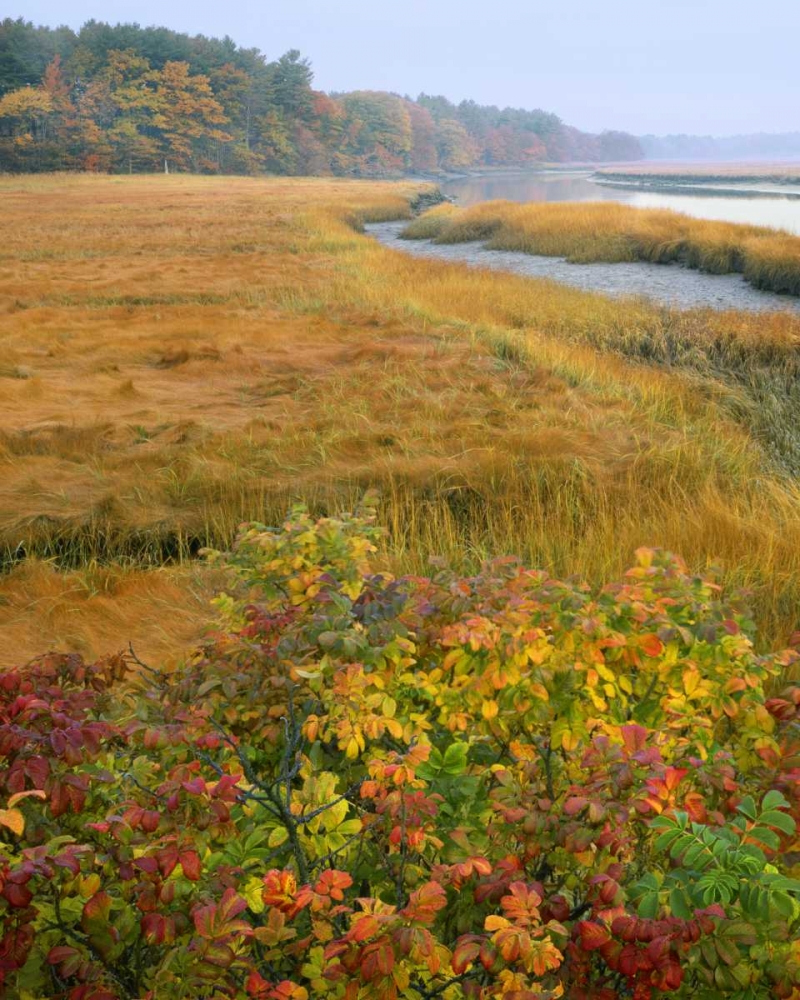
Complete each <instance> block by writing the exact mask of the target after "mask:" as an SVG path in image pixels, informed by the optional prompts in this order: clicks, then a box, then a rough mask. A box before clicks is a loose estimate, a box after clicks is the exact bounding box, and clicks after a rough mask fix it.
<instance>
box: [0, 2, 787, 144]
mask: <svg viewBox="0 0 800 1000" xmlns="http://www.w3.org/2000/svg"><path fill="white" fill-rule="evenodd" d="M12 2H13V0H12ZM3 6H4V8H5V12H4V13H5V14H10V15H13V16H24V17H25V18H26V19H28V20H31V21H34V22H36V23H39V24H48V25H51V26H55V25H58V24H65V23H66V24H69V25H70V26H71V27H75V28H77V27H79V26H80V25H81V24H82V23H83V22H84V21H86V20H88V19H90V18H95V19H97V20H104V21H111V22H117V21H136V22H138V23H139V24H141V25H148V24H158V25H165V26H167V27H169V28H173V29H175V30H178V31H186V32H189V33H191V34H195V33H202V34H206V35H217V36H221V35H225V34H228V35H230V36H231V37H232V38H233V39H234V40H235V41H236V42H238V43H239V44H240V45H244V46H248V47H250V46H256V47H258V48H260V49H261V50H262V51H263V52H265V53H266V54H267V56H269V57H270V58H275V57H277V56H279V55H281V54H282V53H283V52H285V51H286V50H287V49H290V48H297V49H300V50H301V52H302V53H303V55H305V56H307V57H308V58H309V59H310V60H311V62H312V65H313V68H314V73H315V85H316V86H317V87H318V88H319V89H321V90H354V89H372V90H391V91H396V92H398V93H401V94H410V95H411V96H414V97H415V96H416V95H417V94H418V93H419V92H420V91H425V92H426V93H429V94H444V95H445V96H446V97H449V98H450V99H451V100H454V101H460V100H461V99H463V98H467V97H471V98H474V99H475V100H476V101H478V102H479V103H482V104H499V105H507V104H510V105H513V106H516V107H526V108H532V107H540V108H544V109H545V110H547V111H554V112H556V114H558V115H560V117H561V118H563V119H564V121H566V122H568V123H569V124H571V125H576V126H578V127H579V128H583V129H588V130H591V131H599V130H601V129H603V128H620V129H626V130H628V131H631V132H634V133H637V134H642V133H646V132H655V133H657V134H665V133H669V132H689V133H701V134H713V135H729V134H734V133H739V132H757V131H765V132H777V131H794V130H800V101H798V96H800V95H799V92H800V0H769V2H762V3H752V2H748V3H745V2H744V0H550V2H547V3H545V2H540V0H485V2H481V3H476V2H475V0H235V2H233V3H224V2H223V3H221V2H220V0H103V2H101V0H24V2H20V0H17V9H16V10H14V9H13V8H11V9H9V8H10V7H11V4H10V3H6V4H3Z"/></svg>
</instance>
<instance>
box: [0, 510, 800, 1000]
mask: <svg viewBox="0 0 800 1000" xmlns="http://www.w3.org/2000/svg"><path fill="white" fill-rule="evenodd" d="M374 535H375V529H374V527H373V525H372V521H371V520H370V518H369V516H367V515H363V514H362V515H358V516H342V517H340V518H338V519H331V518H328V519H323V520H319V521H314V520H312V519H311V518H310V517H309V516H308V515H307V514H306V513H304V512H303V511H302V510H297V511H294V512H293V513H292V515H291V516H290V518H289V520H288V521H287V522H286V523H285V524H284V525H283V526H282V527H281V528H280V529H279V530H271V529H267V528H266V527H264V526H262V525H251V526H248V527H247V528H246V529H244V530H243V533H242V534H241V536H240V538H239V541H238V543H237V545H236V547H235V549H234V551H233V552H232V553H229V554H227V555H225V556H219V555H217V556H216V557H215V558H216V559H217V561H222V562H226V563H227V564H228V565H229V567H230V570H231V573H232V585H231V588H230V594H229V595H227V596H224V597H222V598H220V599H219V600H218V612H219V617H220V624H219V630H218V632H217V634H216V635H215V636H214V637H213V638H212V639H211V640H210V641H209V643H208V644H207V646H206V647H205V648H204V649H203V650H202V651H201V652H200V653H199V654H198V655H196V656H195V657H193V658H192V659H191V660H190V661H189V662H188V663H187V664H186V665H185V666H184V667H182V668H181V669H179V670H177V671H175V672H172V673H169V674H164V673H161V672H159V671H158V670H156V669H152V668H150V667H147V666H145V665H144V664H141V663H134V662H132V659H131V657H130V656H127V657H124V656H118V657H115V658H112V659H108V660H106V661H103V662H100V663H96V664H92V665H88V664H85V663H83V662H82V661H81V660H80V658H78V657H75V656H65V655H55V654H53V655H49V656H45V657H43V658H41V659H39V660H37V661H35V662H33V663H31V664H29V665H28V666H26V667H25V668H23V669H20V670H18V671H14V672H10V673H6V674H4V675H2V677H0V706H1V707H0V712H1V717H0V756H1V757H2V770H1V771H0V788H1V790H2V797H3V806H4V808H3V811H2V812H0V824H1V826H0V840H2V845H0V855H1V857H0V865H1V866H2V867H1V868H0V885H1V886H2V888H1V889H0V936H1V938H2V940H1V942H0V977H2V990H3V992H2V996H6V997H21V998H34V997H35V998H39V997H64V998H68V1000H114V998H153V1000H161V998H166V1000H172V998H183V997H208V998H210V997H221V998H222V997H229V998H247V997H252V998H259V1000H267V998H269V1000H305V998H308V997H314V998H330V1000H339V998H343V1000H361V998H364V1000H367V998H375V1000H392V998H399V997H410V998H417V1000H427V998H433V997H442V998H445V1000H461V998H471V1000H489V998H506V1000H545V998H552V997H568V998H575V1000H589V998H592V1000H621V998H627V997H631V998H635V1000H648V998H658V997H662V996H663V997H666V996H672V997H676V998H683V997H686V998H688V997H692V998H711V997H715V998H716V997H730V998H740V1000H746V998H752V1000H760V998H764V1000H766V998H773V997H786V998H789V997H794V998H795V1000H796V998H798V997H800V949H799V948H798V943H797V937H798V933H797V932H798V928H799V927H800V901H799V897H800V881H798V880H797V879H795V878H793V877H792V869H793V866H795V865H796V863H797V859H798V857H799V856H800V855H798V853H797V852H798V850H799V849H800V844H798V840H797V833H796V823H797V820H798V818H800V785H799V784H798V777H800V728H799V727H798V720H799V719H800V689H797V688H792V687H791V686H790V685H789V682H788V678H789V677H790V676H791V675H792V672H793V669H794V664H796V662H797V659H798V657H797V655H796V654H795V653H794V652H791V651H789V652H785V653H783V654H779V655H775V654H773V655H768V656H760V655H757V654H756V652H755V651H754V647H753V644H752V641H751V637H750V631H751V628H750V625H749V623H748V620H747V617H746V612H745V611H744V610H743V608H742V607H741V606H739V604H738V602H737V601H735V600H733V601H730V602H729V601H727V600H725V599H723V597H722V595H721V594H720V593H719V591H718V588H716V587H715V586H714V584H712V583H710V582H708V581H705V580H702V579H698V578H694V577H692V576H690V575H688V573H687V571H686V569H685V567H684V566H683V565H682V564H681V563H680V562H679V561H678V560H676V559H673V558H671V557H668V556H665V555H663V554H659V553H655V552H652V551H644V550H642V551H640V552H639V553H637V560H636V565H635V566H634V568H633V569H631V570H630V571H629V572H628V574H627V575H626V576H625V578H624V579H623V580H622V581H620V582H617V583H613V584H609V585H608V586H606V587H604V588H603V589H602V590H600V591H595V592H593V591H591V590H589V589H588V588H586V587H583V586H580V585H577V584H575V583H568V582H560V581H558V580H554V579H550V578H548V577H547V576H546V575H545V574H544V573H541V572H537V571H532V570H529V569H526V568H525V567H523V566H521V565H520V564H518V563H517V562H515V561H513V560H510V559H506V560H500V561H497V562H494V563H492V564H491V565H488V566H486V567H485V569H484V571H483V572H482V573H481V574H480V575H478V576H475V577H472V578H460V577H458V576H456V575H455V574H453V573H452V572H451V571H449V570H448V569H446V568H445V567H440V566H434V567H433V568H432V574H431V575H430V576H429V577H425V578H421V577H417V578H404V579H393V578H391V577H389V576H387V575H386V574H384V573H381V572H379V571H377V570H376V568H375V566H374V555H373V553H374Z"/></svg>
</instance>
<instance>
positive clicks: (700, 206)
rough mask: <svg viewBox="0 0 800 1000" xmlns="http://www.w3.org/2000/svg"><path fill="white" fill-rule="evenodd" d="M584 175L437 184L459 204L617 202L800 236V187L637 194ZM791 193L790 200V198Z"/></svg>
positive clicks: (748, 186)
mask: <svg viewBox="0 0 800 1000" xmlns="http://www.w3.org/2000/svg"><path fill="white" fill-rule="evenodd" d="M590 176H591V175H590V174H589V173H587V172H586V171H581V172H576V173H552V174H545V173H542V174H507V175H505V176H493V177H465V178H462V179H459V180H452V181H448V182H446V183H444V184H442V185H441V188H442V190H443V191H444V193H445V194H447V195H450V196H451V197H453V198H455V199H456V202H457V204H459V205H474V204H475V203H476V202H479V201H492V200H493V199H495V198H505V199H507V200H508V201H618V202H622V203H623V204H626V205H633V206H634V207H635V208H671V209H673V210H674V211H676V212H684V213H686V214H687V215H694V216H696V217H697V218H700V219H720V220H723V221H726V222H747V223H752V224H753V225H757V226H772V227H773V228H775V229H785V230H788V231H789V232H791V233H795V234H797V235H798V236H800V197H797V196H798V194H800V187H798V186H796V185H795V186H792V188H791V189H790V190H784V191H782V190H781V188H780V186H779V185H773V184H765V183H758V182H754V183H752V184H736V185H728V186H727V187H725V186H722V185H719V184H715V185H709V186H708V188H707V191H704V192H703V193H702V194H690V193H689V192H685V191H675V192H673V191H670V192H662V191H637V190H631V189H630V188H625V187H620V186H611V185H606V184H597V183H596V182H595V181H592V180H590ZM792 194H794V197H792Z"/></svg>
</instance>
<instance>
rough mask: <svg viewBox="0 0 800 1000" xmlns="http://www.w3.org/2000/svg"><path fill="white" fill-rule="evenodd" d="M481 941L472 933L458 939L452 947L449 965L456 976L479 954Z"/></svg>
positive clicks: (464, 970) (465, 969)
mask: <svg viewBox="0 0 800 1000" xmlns="http://www.w3.org/2000/svg"><path fill="white" fill-rule="evenodd" d="M481 943H482V942H481V939H480V938H476V937H473V936H472V935H469V936H464V937H461V938H459V939H458V941H457V943H456V946H455V948H454V949H453V957H452V958H451V959H450V965H451V966H452V968H453V972H455V974H456V975H457V976H460V975H461V974H462V973H463V972H466V971H467V969H468V968H469V966H470V965H472V963H473V962H474V961H475V959H476V958H477V957H478V955H480V953H481Z"/></svg>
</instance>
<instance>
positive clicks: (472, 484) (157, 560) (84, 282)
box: [0, 177, 800, 659]
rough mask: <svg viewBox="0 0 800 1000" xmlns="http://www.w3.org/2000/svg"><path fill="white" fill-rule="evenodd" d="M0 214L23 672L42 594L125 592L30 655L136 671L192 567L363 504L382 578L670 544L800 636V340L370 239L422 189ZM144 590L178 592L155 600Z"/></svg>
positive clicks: (187, 182)
mask: <svg viewBox="0 0 800 1000" xmlns="http://www.w3.org/2000/svg"><path fill="white" fill-rule="evenodd" d="M0 188H1V189H2V194H3V197H4V211H5V213H6V217H7V221H8V223H9V227H8V232H9V237H8V241H7V246H6V247H5V253H6V256H5V257H4V259H3V260H2V261H0V314H2V318H3V325H2V332H0V350H1V351H2V356H3V359H4V362H3V363H4V365H7V366H8V369H9V371H13V370H16V369H21V370H23V371H24V372H25V373H26V374H27V375H28V377H27V378H19V377H13V376H12V377H2V378H0V426H2V429H3V430H2V435H0V551H1V552H2V559H3V562H4V565H5V568H6V571H7V574H6V576H5V578H4V579H3V581H2V587H3V588H4V590H3V594H4V595H5V600H6V603H5V604H3V603H2V601H0V630H2V631H3V634H4V637H5V635H6V634H8V635H10V636H11V637H12V638H13V643H14V644H16V647H18V648H19V649H25V650H32V649H33V648H34V646H35V643H36V642H37V635H39V634H40V624H41V622H40V618H39V616H38V613H37V607H39V605H37V603H36V593H37V588H38V589H40V590H41V592H42V593H43V594H49V595H50V598H48V599H51V598H53V594H55V595H56V596H58V595H59V594H60V593H61V589H60V588H61V587H62V585H63V588H66V589H65V593H66V592H70V593H71V588H72V587H73V584H74V581H75V580H76V579H77V577H76V576H75V575H74V574H78V575H80V574H82V573H85V572H87V571H88V570H89V569H91V568H92V567H105V569H104V570H103V571H104V572H108V573H110V574H112V576H113V579H115V580H118V585H116V584H115V588H116V589H114V588H112V591H111V592H109V594H107V595H106V596H104V597H103V601H108V602H110V603H109V604H102V603H101V604H98V603H97V600H98V599H99V598H98V597H97V595H94V596H91V598H87V599H85V600H84V599H81V600H80V601H77V602H73V603H72V604H71V605H69V606H70V608H71V611H70V614H71V615H72V616H73V617H71V618H69V619H67V616H66V614H64V615H62V614H61V613H60V612H58V613H56V612H53V615H52V616H51V618H50V619H49V621H50V625H49V626H48V629H49V630H48V631H47V632H46V633H41V634H42V635H44V636H46V637H47V642H48V644H49V643H51V642H57V641H61V642H62V643H66V644H68V645H70V644H71V645H73V646H76V645H80V648H81V649H83V650H89V651H95V652H101V651H103V650H105V649H107V648H108V644H109V642H110V641H111V640H112V639H113V637H114V636H117V635H118V636H119V637H120V641H119V642H118V643H115V644H114V645H115V646H124V645H125V644H126V643H125V639H126V637H127V636H129V635H134V634H135V633H137V630H138V631H139V632H141V630H142V621H141V616H142V615H145V616H148V621H152V622H153V625H154V628H155V629H156V632H157V634H159V635H161V636H162V639H163V641H162V640H159V642H160V643H161V644H160V645H159V647H158V655H161V651H162V650H163V649H165V648H167V647H168V646H170V644H171V643H172V644H174V646H173V647H172V648H175V649H177V648H178V645H179V643H180V642H184V641H185V637H186V635H187V634H188V632H189V631H191V630H192V629H195V630H196V629H197V628H198V627H199V620H200V617H202V616H200V615H199V614H198V612H197V607H198V600H199V597H198V595H201V596H202V595H206V596H207V595H208V594H209V593H210V592H211V590H212V589H213V588H212V584H211V583H210V582H209V578H208V577H207V575H206V573H207V571H206V570H204V569H202V568H201V567H198V566H197V564H196V563H195V562H193V557H194V556H195V555H196V553H197V551H198V550H199V549H200V548H202V547H205V546H207V545H210V546H212V547H224V546H226V545H228V544H229V543H230V541H231V540H232V538H233V537H234V535H235V532H236V530H237V525H238V524H239V523H240V522H241V521H243V520H249V519H256V520H259V521H262V522H266V523H273V524H275V523H278V522H279V520H280V519H281V518H282V516H283V514H284V513H285V511H286V508H287V506H288V505H289V504H290V503H292V502H294V501H295V500H297V499H303V500H305V501H306V502H307V503H308V504H309V505H310V507H311V508H312V510H313V511H315V512H318V513H324V512H329V511H335V510H337V509H342V508H347V507H352V506H354V505H355V504H356V503H357V502H358V499H359V498H360V497H361V496H362V495H363V493H364V491H366V490H368V489H376V490H377V491H378V492H379V494H380V503H379V514H380V519H381V522H382V524H383V525H384V526H385V527H386V529H387V534H386V539H385V547H384V551H383V553H382V558H383V560H384V562H385V564H386V565H387V566H389V567H390V568H392V569H393V570H396V571H415V572H416V571H420V572H421V571H425V570H426V569H427V568H428V567H429V560H430V558H431V557H432V556H443V557H445V558H447V559H448V560H450V561H452V562H454V563H456V564H457V565H458V566H459V567H460V568H462V569H467V570H468V569H471V568H475V567H477V565H478V564H479V563H480V561H481V560H482V559H483V558H485V557H487V556H491V555H496V554H516V555H519V556H521V557H522V558H524V559H526V560H527V561H528V562H530V563H531V564H534V565H539V566H543V567H545V568H547V569H548V570H550V571H551V572H553V573H554V574H558V575H572V574H574V575H577V576H580V577H582V578H586V579H589V580H595V581H596V580H600V579H609V578H612V577H613V576H614V575H615V574H618V573H619V572H620V571H621V570H623V569H624V568H625V567H626V566H627V565H629V563H630V560H631V558H632V553H633V550H634V549H635V548H637V547H638V546H640V545H653V546H663V547H666V548H669V549H672V550H674V551H677V552H679V553H681V554H682V555H683V556H684V557H685V558H686V559H687V560H688V561H689V562H690V563H691V564H692V565H693V566H695V567H697V568H698V569H703V570H706V569H707V568H708V567H709V566H710V565H716V564H717V563H718V564H719V566H720V579H721V580H722V582H723V583H724V584H725V585H726V586H728V587H739V586H743V587H746V588H749V589H751V590H752V591H753V600H754V607H755V609H756V614H757V617H758V621H759V624H760V626H761V627H762V630H763V635H764V641H765V642H767V643H771V642H781V641H783V640H784V639H785V636H786V634H787V633H788V632H790V631H791V630H792V629H794V628H795V627H796V626H797V618H798V614H797V608H798V607H800V513H799V512H800V497H798V493H797V488H796V486H795V485H794V480H792V479H791V478H789V477H788V476H787V475H786V470H787V469H788V468H789V467H790V465H791V463H792V462H793V461H794V460H795V458H796V455H797V454H798V450H797V449H798V445H797V442H796V440H795V436H796V434H797V431H796V421H795V420H794V417H793V414H792V413H791V412H790V410H789V406H788V404H787V399H788V398H789V395H788V394H790V390H791V386H792V383H793V380H794V382H795V383H796V381H797V347H798V339H799V338H800V323H798V321H797V320H794V319H792V318H791V317H788V316H785V315H774V316H752V315H745V314H737V313H731V314H724V315H720V314H714V313H710V312H703V311H692V312H687V313H675V312H670V311H668V310H663V309H657V308H654V307H651V306H648V305H646V304H645V303H643V302H635V301H628V302H615V301H611V300H609V299H606V298H603V297H602V296H598V295H591V294H587V293H582V292H578V291H576V290H574V289H567V288H564V287H561V286H558V285H556V284H554V283H552V282H539V281H531V280H528V279H523V278H519V277H515V276H512V275H502V274H498V273H488V272H480V271H471V270H469V269H467V268H465V267H462V266H454V265H448V264H443V263H440V262H435V261H420V260H415V259H412V258H410V257H407V256H404V255H402V254H397V253H394V252H392V251H390V250H388V249H386V248H383V247H381V246H378V245H377V244H376V243H375V242H374V241H372V240H371V239H369V238H367V237H365V236H362V235H360V234H359V232H358V230H359V228H360V227H361V226H362V225H363V223H364V222H365V221H372V220H384V219H388V218H407V217H409V216H410V210H409V202H410V200H411V199H412V198H413V197H414V196H415V195H416V194H417V193H418V191H419V188H418V186H415V185H411V184H406V185H392V184H377V183H356V182H341V181H330V180H303V179H291V180H290V179H275V180H254V179H244V178H235V179H234V178H225V179H214V178H181V177H170V178H130V179H128V178H114V179H104V178H66V177H58V178H37V179H29V178H26V179H24V180H22V179H16V178H12V179H5V180H3V181H2V182H0ZM431 214H432V216H433V217H438V216H442V217H445V218H447V217H449V216H451V215H453V214H454V213H453V211H452V209H450V208H448V207H442V208H441V209H438V210H436V211H435V212H434V213H431ZM423 218H426V219H427V218H428V216H424V217H423ZM153 220H157V224H156V223H155V222H154V221H153ZM44 249H48V250H50V251H52V256H51V257H47V256H46V255H44V254H42V255H41V256H39V257H37V256H36V255H37V253H38V251H39V250H44ZM23 256H24V257H25V260H23V259H22V258H23ZM19 302H23V303H27V304H28V305H27V308H19V307H18V303H19ZM794 391H796V389H795V390H794ZM759 394H760V395H759ZM771 425H774V427H771ZM776 428H777V429H776ZM23 556H24V558H22V557H23ZM37 559H39V560H48V561H47V562H46V563H41V562H36V560H37ZM165 564H166V568H162V569H148V567H153V568H154V567H158V566H165ZM31 567H33V568H34V569H35V568H36V567H40V568H39V569H36V572H33V571H31V572H32V575H31V576H30V577H26V576H25V573H26V572H27V570H28V569H30V568H31ZM42 567H46V572H45V569H44V568H42ZM91 571H92V572H93V573H94V572H96V570H94V569H92V570H91ZM189 571H191V573H192V574H195V575H193V576H192V580H193V583H192V590H191V594H188V593H187V595H186V597H185V599H184V598H181V596H180V587H181V586H182V583H181V581H183V580H185V579H186V577H185V576H184V575H182V574H186V573H187V572H189ZM97 572H99V571H97ZM151 573H155V574H157V575H154V576H151V575H150V574H151ZM128 578H129V579H130V581H131V587H132V590H130V591H127V590H125V588H124V586H123V584H124V582H125V580H126V579H128ZM151 580H152V581H155V583H157V585H158V586H157V587H155V583H154V587H155V589H154V590H153V594H154V595H157V593H158V592H159V590H158V588H160V587H162V586H163V587H165V588H167V587H169V588H172V586H173V584H175V586H176V587H177V590H173V589H170V590H169V594H170V595H172V596H171V597H170V599H169V600H166V599H165V600H156V599H155V597H154V598H153V600H152V601H151V602H150V603H147V600H146V597H147V593H148V587H149V583H148V581H151ZM59 581H60V582H59ZM81 586H82V584H81ZM83 592H84V591H81V593H83ZM131 595H134V596H131ZM173 598H174V599H173ZM59 600H60V598H59ZM93 601H94V602H95V603H92V602H93ZM9 602H10V603H9ZM28 605H29V606H30V607H29V610H27V611H26V610H25V608H26V607H28ZM10 607H13V612H14V615H13V631H7V630H8V629H10V628H11V626H10V625H9V621H10V619H9V617H8V615H9V614H10V612H9V611H8V609H9V608H10ZM58 607H61V605H58ZM101 607H102V608H108V607H113V612H114V614H113V616H111V617H109V618H108V620H109V621H112V620H113V623H114V624H113V630H111V631H110V630H109V628H108V627H106V626H105V625H104V624H103V620H104V619H103V615H102V614H101V613H100V612H99V611H98V613H97V614H95V610H94V609H98V608H101ZM4 609H5V610H4ZM4 616H5V617H4ZM170 616H175V618H176V621H181V622H183V623H184V625H185V628H184V627H183V626H181V628H179V629H178V628H173V627H172V626H171V625H170V624H169V622H168V621H167V619H168V618H169V617H170ZM170 636H171V638H170ZM59 637H60V638H59ZM6 646H7V647H8V644H6ZM13 652H14V650H13V649H12V650H11V653H13ZM4 655H5V654H4ZM16 658H17V657H16V656H15V655H12V656H10V659H16Z"/></svg>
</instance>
